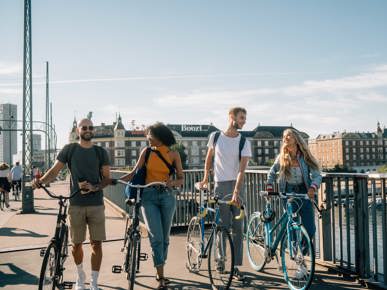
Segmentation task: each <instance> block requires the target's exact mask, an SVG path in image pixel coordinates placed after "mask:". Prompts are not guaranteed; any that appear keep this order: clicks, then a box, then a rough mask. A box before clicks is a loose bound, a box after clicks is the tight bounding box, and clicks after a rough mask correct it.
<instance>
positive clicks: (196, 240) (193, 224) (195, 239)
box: [186, 217, 204, 273]
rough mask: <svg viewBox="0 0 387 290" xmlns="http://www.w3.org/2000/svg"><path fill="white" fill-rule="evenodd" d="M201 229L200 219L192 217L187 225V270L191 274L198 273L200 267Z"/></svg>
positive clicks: (202, 242)
mask: <svg viewBox="0 0 387 290" xmlns="http://www.w3.org/2000/svg"><path fill="white" fill-rule="evenodd" d="M203 234H204V233H203V229H202V226H201V218H199V217H193V218H192V219H191V221H190V222H189V225H188V232H187V242H186V249H187V259H188V261H187V268H188V270H189V271H191V272H195V273H197V272H199V270H200V266H201V265H202V260H203V257H202V252H203V249H204V240H203V238H202V237H203Z"/></svg>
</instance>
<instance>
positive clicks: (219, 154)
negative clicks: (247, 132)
mask: <svg viewBox="0 0 387 290" xmlns="http://www.w3.org/2000/svg"><path fill="white" fill-rule="evenodd" d="M214 137H215V132H214V133H212V134H211V135H210V138H209V140H208V144H207V147H208V148H213V144H214ZM240 139H241V134H239V135H238V136H237V137H235V138H232V137H227V136H226V135H224V133H223V132H221V133H220V135H219V138H218V140H217V141H216V146H215V148H214V149H215V154H214V180H215V181H216V182H221V181H230V180H236V179H237V176H238V172H239V141H240ZM241 156H242V157H251V144H250V141H249V140H247V139H246V142H245V145H244V146H243V149H242V152H241Z"/></svg>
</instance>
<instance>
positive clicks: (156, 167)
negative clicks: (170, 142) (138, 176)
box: [146, 145, 172, 184]
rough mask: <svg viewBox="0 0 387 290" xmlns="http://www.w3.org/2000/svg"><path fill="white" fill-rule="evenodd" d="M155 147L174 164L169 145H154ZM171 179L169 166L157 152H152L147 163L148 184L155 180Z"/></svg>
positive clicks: (164, 180)
mask: <svg viewBox="0 0 387 290" xmlns="http://www.w3.org/2000/svg"><path fill="white" fill-rule="evenodd" d="M153 149H155V150H158V151H160V153H161V155H162V156H163V157H164V158H165V160H167V161H168V163H169V164H171V165H172V160H171V158H170V157H169V154H168V152H169V151H170V150H169V148H168V147H167V146H164V145H162V146H160V147H154V148H153ZM168 179H169V168H168V166H167V165H166V164H165V163H164V161H163V160H161V159H160V157H159V156H157V154H156V153H154V152H151V153H150V155H149V159H148V162H147V164H146V184H148V183H150V182H155V181H161V182H166V181H167V180H168Z"/></svg>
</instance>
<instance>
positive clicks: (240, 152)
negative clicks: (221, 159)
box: [213, 131, 246, 161]
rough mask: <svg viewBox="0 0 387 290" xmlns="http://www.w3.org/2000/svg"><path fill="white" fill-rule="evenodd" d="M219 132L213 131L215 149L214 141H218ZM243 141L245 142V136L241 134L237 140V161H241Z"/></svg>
mask: <svg viewBox="0 0 387 290" xmlns="http://www.w3.org/2000/svg"><path fill="white" fill-rule="evenodd" d="M220 133H221V132H220V131H217V132H215V136H214V143H213V147H214V150H215V146H216V142H218V139H219V136H220ZM245 143H246V137H245V136H243V135H242V134H241V139H240V140H239V161H241V158H242V150H243V147H245Z"/></svg>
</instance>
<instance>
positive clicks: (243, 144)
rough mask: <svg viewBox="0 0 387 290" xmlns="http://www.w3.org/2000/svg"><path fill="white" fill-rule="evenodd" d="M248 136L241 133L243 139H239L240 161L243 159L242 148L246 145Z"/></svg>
mask: <svg viewBox="0 0 387 290" xmlns="http://www.w3.org/2000/svg"><path fill="white" fill-rule="evenodd" d="M245 143H246V137H245V136H243V135H242V134H241V139H240V140H239V161H241V159H242V150H243V147H245Z"/></svg>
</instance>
